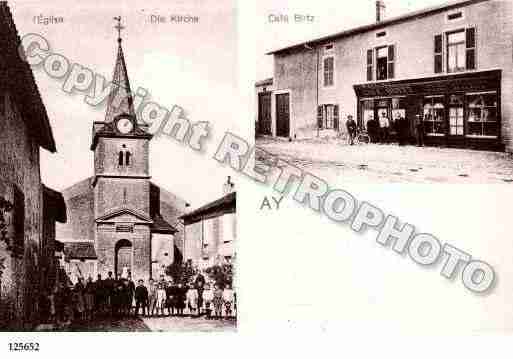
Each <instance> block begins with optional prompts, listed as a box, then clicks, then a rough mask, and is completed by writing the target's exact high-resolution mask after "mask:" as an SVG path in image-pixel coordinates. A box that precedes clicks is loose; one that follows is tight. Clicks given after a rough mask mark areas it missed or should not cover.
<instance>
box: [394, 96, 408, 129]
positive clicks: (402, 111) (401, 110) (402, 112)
mask: <svg viewBox="0 0 513 359" xmlns="http://www.w3.org/2000/svg"><path fill="white" fill-rule="evenodd" d="M400 118H406V102H405V99H404V98H401V97H399V98H393V99H392V118H391V120H390V128H391V130H392V132H396V131H397V121H398V120H399V119H400Z"/></svg>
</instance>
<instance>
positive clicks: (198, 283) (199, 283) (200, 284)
mask: <svg viewBox="0 0 513 359" xmlns="http://www.w3.org/2000/svg"><path fill="white" fill-rule="evenodd" d="M204 286H205V277H204V276H203V274H201V272H200V271H199V270H197V274H196V278H195V279H194V287H195V288H196V290H197V291H198V315H201V308H202V307H203V288H204Z"/></svg>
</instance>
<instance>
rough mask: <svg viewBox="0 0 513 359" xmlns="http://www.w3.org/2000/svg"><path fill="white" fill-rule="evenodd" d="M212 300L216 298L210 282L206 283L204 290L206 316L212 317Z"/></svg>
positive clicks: (207, 317)
mask: <svg viewBox="0 0 513 359" xmlns="http://www.w3.org/2000/svg"><path fill="white" fill-rule="evenodd" d="M212 300H214V291H213V290H212V289H210V284H205V290H204V291H203V304H204V306H205V317H206V319H210V318H211V315H212V307H211V305H212Z"/></svg>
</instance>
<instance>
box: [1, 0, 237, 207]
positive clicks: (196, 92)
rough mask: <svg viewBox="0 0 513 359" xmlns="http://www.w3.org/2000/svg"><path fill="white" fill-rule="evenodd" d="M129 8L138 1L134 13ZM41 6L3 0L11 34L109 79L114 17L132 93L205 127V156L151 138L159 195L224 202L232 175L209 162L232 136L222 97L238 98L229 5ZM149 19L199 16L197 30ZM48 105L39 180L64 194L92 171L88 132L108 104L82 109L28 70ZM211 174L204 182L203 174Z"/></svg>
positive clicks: (79, 101)
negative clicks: (32, 36) (48, 136)
mask: <svg viewBox="0 0 513 359" xmlns="http://www.w3.org/2000/svg"><path fill="white" fill-rule="evenodd" d="M131 4H135V5H136V6H133V5H131ZM131 4H130V2H128V1H109V2H107V1H96V0H94V1H88V2H75V3H73V6H70V3H69V1H62V0H58V1H52V6H48V5H47V3H45V2H42V1H18V2H16V3H9V5H10V7H11V11H12V13H13V17H14V21H15V23H16V26H17V29H18V32H19V33H20V34H21V35H23V34H27V33H37V34H40V35H42V36H44V37H45V38H46V39H47V40H48V41H49V43H50V46H51V50H52V51H53V52H55V53H59V54H62V55H64V56H65V57H66V58H67V59H68V60H69V61H70V62H71V63H79V64H81V65H83V66H86V67H88V68H90V69H91V70H92V71H93V72H95V73H99V74H102V75H104V76H105V77H106V79H108V80H109V81H110V79H111V78H112V73H113V69H114V62H115V57H116V50H117V42H116V38H117V32H116V30H115V29H114V26H115V21H114V19H113V17H114V16H118V15H121V17H122V18H123V24H124V26H125V29H124V30H123V32H122V37H123V50H124V54H125V60H126V63H127V69H128V75H129V78H130V83H131V87H132V91H135V90H136V89H137V87H139V86H141V87H143V88H145V89H147V90H148V91H149V93H150V96H149V97H148V98H147V99H148V100H151V101H155V102H157V103H159V104H161V105H163V106H166V107H167V108H169V109H171V108H172V107H173V105H179V106H181V107H182V108H184V109H185V111H186V113H187V117H188V118H189V119H190V120H191V122H197V121H209V122H210V124H211V127H212V138H211V139H210V140H209V141H208V142H207V146H206V147H207V150H206V151H207V154H198V153H195V152H194V151H192V150H191V149H189V148H187V147H185V146H183V145H181V144H179V143H178V142H176V141H175V140H172V139H170V138H165V137H154V139H153V140H152V141H151V147H150V148H151V157H150V174H151V175H152V176H153V178H152V180H153V181H154V182H156V183H157V184H159V185H161V186H162V187H163V188H165V189H167V190H169V191H171V192H173V193H174V194H176V195H177V196H179V197H181V198H183V199H185V200H187V201H188V202H189V203H191V208H196V207H198V206H201V205H203V204H205V203H206V202H209V201H211V200H214V199H217V198H219V197H220V196H221V195H222V183H223V182H224V181H225V179H226V176H227V175H230V173H229V171H228V170H226V169H225V168H223V167H220V166H218V165H217V163H216V162H215V161H213V160H212V159H211V157H212V156H211V155H210V154H212V153H213V151H214V152H215V150H216V148H217V144H218V143H219V142H220V139H219V136H221V135H222V134H223V133H224V132H225V130H226V129H228V128H230V129H232V130H234V131H236V130H237V124H236V121H235V117H234V115H233V112H232V111H230V109H229V108H228V107H227V106H226V98H230V97H233V96H235V94H236V93H237V89H236V87H237V77H236V76H237V72H236V68H237V51H236V47H237V41H236V39H237V29H236V26H237V23H236V8H235V4H234V2H233V1H232V0H193V1H174V2H164V1H154V0H145V1H144V2H132V3H131ZM39 15H43V16H45V17H49V16H54V17H62V18H63V20H64V21H63V22H62V23H56V24H49V25H42V24H38V23H37V21H35V19H34V17H35V16H39ZM151 15H161V16H165V17H167V18H169V16H170V15H191V16H197V17H198V18H199V21H198V22H197V23H195V24H186V23H181V24H176V23H170V22H168V23H160V24H155V23H152V22H151ZM33 72H34V76H35V78H36V82H37V84H38V87H39V91H40V93H41V97H42V99H43V102H44V104H45V106H46V109H47V112H48V116H49V119H50V123H51V126H52V129H53V134H54V137H55V141H56V145H57V153H56V154H50V153H48V152H46V151H45V150H42V151H41V176H42V179H43V181H44V183H45V184H46V185H48V186H50V187H52V188H55V189H57V190H62V189H65V188H67V187H69V186H70V185H73V184H74V183H76V182H78V181H81V180H83V179H85V178H87V177H89V176H91V175H92V174H93V152H92V151H90V150H89V146H90V144H91V127H92V124H93V121H103V119H104V117H105V107H104V106H100V107H97V108H95V107H91V106H89V105H88V104H86V103H85V102H84V101H83V100H84V94H83V93H80V92H78V93H76V94H73V95H69V94H67V93H65V92H63V90H62V85H63V80H57V79H54V78H51V77H49V76H48V75H47V74H46V73H45V72H44V71H43V70H42V69H41V68H40V67H36V68H34V69H33ZM206 173H208V180H205V174H206Z"/></svg>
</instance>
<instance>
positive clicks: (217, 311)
mask: <svg viewBox="0 0 513 359" xmlns="http://www.w3.org/2000/svg"><path fill="white" fill-rule="evenodd" d="M212 302H213V304H214V318H217V319H220V318H221V317H222V316H223V290H222V289H221V287H220V286H219V285H215V286H214V298H213V299H212Z"/></svg>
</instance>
